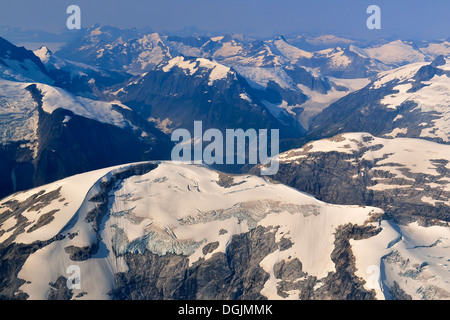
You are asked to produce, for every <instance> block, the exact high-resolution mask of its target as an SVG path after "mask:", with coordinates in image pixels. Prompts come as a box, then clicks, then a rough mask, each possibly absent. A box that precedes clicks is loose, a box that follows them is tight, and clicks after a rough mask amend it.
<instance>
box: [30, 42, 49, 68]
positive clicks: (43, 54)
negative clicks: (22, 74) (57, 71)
mask: <svg viewBox="0 0 450 320" xmlns="http://www.w3.org/2000/svg"><path fill="white" fill-rule="evenodd" d="M33 53H34V54H35V55H36V56H37V57H38V58H39V59H41V61H42V63H43V64H45V63H47V62H48V60H49V59H50V57H51V56H52V55H53V52H51V51H50V49H49V48H47V47H46V46H42V47H40V48H39V49H38V50H35V51H33Z"/></svg>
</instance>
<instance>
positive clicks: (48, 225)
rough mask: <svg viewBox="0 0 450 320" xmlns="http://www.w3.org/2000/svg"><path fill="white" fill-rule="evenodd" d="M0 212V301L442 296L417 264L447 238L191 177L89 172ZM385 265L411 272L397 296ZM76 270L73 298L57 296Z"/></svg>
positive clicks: (431, 272) (257, 185)
mask: <svg viewBox="0 0 450 320" xmlns="http://www.w3.org/2000/svg"><path fill="white" fill-rule="evenodd" d="M149 208H150V210H149ZM0 210H1V215H0V219H1V220H0V230H1V231H0V242H1V244H0V261H1V263H2V268H1V269H0V270H1V272H2V277H1V278H0V279H1V280H0V281H1V282H0V294H1V295H2V296H3V297H9V298H12V297H14V298H30V299H129V298H130V299H264V298H271V299H299V298H300V299H329V298H333V299H373V298H379V299H383V298H384V297H391V298H392V297H393V296H394V293H397V296H396V297H399V295H398V293H403V296H405V297H406V296H409V294H410V293H413V292H414V290H416V289H417V286H418V285H421V287H422V291H424V290H427V289H429V288H431V287H433V288H435V292H434V293H433V294H432V295H428V296H423V298H445V297H448V296H446V295H448V290H449V288H448V281H446V279H447V278H448V272H447V273H442V272H440V270H442V268H444V269H445V268H447V271H448V267H442V266H439V264H438V263H439V262H440V260H439V258H427V260H425V261H426V262H427V264H424V263H423V262H425V261H421V259H425V258H426V257H427V254H429V253H435V254H437V253H438V250H441V253H442V252H445V251H442V250H443V249H442V248H444V247H445V246H446V245H448V228H446V227H435V228H437V229H435V232H432V233H430V232H427V231H428V230H424V228H420V227H415V226H413V225H412V226H410V227H405V228H403V227H402V228H401V229H399V228H397V227H396V226H395V225H394V224H390V223H386V222H382V224H381V228H380V225H379V222H377V220H378V217H379V216H380V214H382V212H381V211H380V210H379V209H375V208H371V207H356V206H353V207H352V206H338V205H329V204H326V203H323V202H321V201H318V200H316V199H314V198H312V197H311V196H308V195H306V194H302V193H300V192H298V191H295V190H294V189H291V188H288V187H285V186H283V185H281V184H272V183H270V182H268V181H265V180H264V179H261V178H257V177H253V176H248V175H247V176H229V175H224V174H221V173H218V172H215V171H211V170H209V169H207V168H205V167H202V166H192V165H174V164H171V163H139V164H132V165H127V166H122V167H115V168H109V169H104V170H99V171H95V172H91V173H86V174H82V175H78V176H74V177H71V178H67V179H65V180H62V181H58V182H56V183H53V184H50V185H47V186H43V187H41V188H37V189H34V190H30V191H27V192H24V193H18V194H16V195H14V196H11V197H9V198H6V199H3V200H2V201H1V204H0ZM413 233H414V239H415V240H411V239H410V237H409V236H410V235H413ZM408 235H409V236H408ZM402 236H404V237H405V238H404V239H403V238H399V237H402ZM352 239H353V240H352ZM436 239H437V241H436V245H435V246H433V247H431V248H425V247H421V249H420V251H415V250H414V249H411V248H410V247H409V246H408V245H409V244H412V243H413V242H411V241H414V244H415V245H417V247H420V246H421V245H423V244H424V243H427V241H430V240H436ZM396 241H397V242H396ZM427 244H428V243H427ZM396 252H398V253H399V254H400V255H401V257H402V258H404V259H411V260H410V261H411V264H413V263H414V264H415V263H416V262H419V263H422V265H421V270H420V272H419V276H417V277H415V278H414V280H413V281H409V282H408V285H406V286H405V285H404V281H402V280H404V279H405V278H404V277H402V276H399V275H397V274H396V273H395V272H387V271H388V269H387V268H386V267H385V266H386V265H388V263H389V266H392V267H402V266H403V267H404V265H402V264H399V263H398V260H397V261H396V260H394V259H393V258H394V253H396ZM368 253H373V254H369V255H368ZM389 254H390V255H389ZM444 254H445V253H444ZM388 255H389V256H390V257H391V259H390V260H387V259H386V257H387V256H388ZM382 257H383V258H382ZM372 263H373V264H372ZM37 266H39V267H37ZM77 267H78V268H79V270H80V272H81V273H80V275H79V276H80V278H79V279H78V281H79V282H75V284H79V285H80V287H79V288H68V287H67V285H66V280H67V277H69V276H70V275H71V273H72V272H73V271H72V270H76V269H77ZM373 268H381V269H378V270H379V271H380V272H379V273H378V275H381V277H380V276H377V275H375V277H374V274H373ZM389 270H390V269H389ZM355 272H357V273H358V276H356V275H355ZM434 276H439V278H433V277H434ZM71 279H72V280H73V278H72V277H71ZM436 280H441V282H439V283H438V281H436ZM337 283H339V285H338V286H337ZM395 283H396V284H395ZM402 288H405V289H402ZM438 289H439V290H440V291H439V290H438ZM415 297H416V296H415Z"/></svg>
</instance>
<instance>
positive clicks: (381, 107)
mask: <svg viewBox="0 0 450 320" xmlns="http://www.w3.org/2000/svg"><path fill="white" fill-rule="evenodd" d="M449 65H450V60H449V59H448V58H444V57H443V56H439V57H438V58H436V60H434V62H433V63H431V64H430V63H426V62H419V63H414V64H409V65H406V66H403V67H400V68H398V69H394V70H391V71H386V72H382V73H380V74H379V75H378V76H377V77H376V78H375V79H374V81H373V82H371V83H370V84H369V85H367V86H366V87H364V88H363V89H360V90H358V91H355V92H353V93H350V94H348V95H347V96H345V97H343V98H341V99H340V100H338V101H337V102H335V103H333V104H331V105H330V106H329V107H328V108H326V109H324V110H323V111H322V112H321V113H320V114H318V115H317V116H316V117H315V118H313V119H312V123H311V128H310V132H309V134H310V136H311V139H317V138H320V137H330V136H333V135H336V134H338V133H341V132H355V131H356V132H359V131H367V132H369V133H371V134H373V135H376V136H385V137H411V138H423V139H427V140H432V141H436V142H440V143H445V144H448V143H450V140H449V139H450V138H449V137H450V124H449V121H450V118H449V117H448V112H447V106H448V103H449V97H448V92H449V90H450V69H449Z"/></svg>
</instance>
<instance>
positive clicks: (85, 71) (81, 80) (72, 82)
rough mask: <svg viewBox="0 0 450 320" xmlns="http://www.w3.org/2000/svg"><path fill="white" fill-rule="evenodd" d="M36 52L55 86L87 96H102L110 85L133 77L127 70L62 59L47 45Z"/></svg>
mask: <svg viewBox="0 0 450 320" xmlns="http://www.w3.org/2000/svg"><path fill="white" fill-rule="evenodd" d="M34 54H35V55H36V56H37V57H39V59H41V61H42V63H43V64H44V66H45V67H46V69H47V70H48V75H49V77H50V78H52V79H53V81H54V85H55V86H58V87H61V88H64V89H66V90H68V91H70V92H72V93H76V94H79V95H83V96H86V97H91V98H96V96H102V93H103V91H104V90H106V89H107V88H108V87H110V86H113V85H116V84H120V83H122V82H124V81H126V80H128V79H129V78H131V75H130V74H127V73H125V72H119V71H110V70H105V69H102V68H99V67H94V66H90V65H87V64H84V63H81V62H73V61H69V60H64V59H61V58H59V57H57V56H56V55H55V54H53V53H52V52H51V51H50V50H49V49H48V48H47V47H45V46H43V47H41V48H40V49H38V50H35V51H34Z"/></svg>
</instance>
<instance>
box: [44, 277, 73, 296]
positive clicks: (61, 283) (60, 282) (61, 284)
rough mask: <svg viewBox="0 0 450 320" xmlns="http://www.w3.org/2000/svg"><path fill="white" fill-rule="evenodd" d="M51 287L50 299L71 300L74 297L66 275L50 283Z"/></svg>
mask: <svg viewBox="0 0 450 320" xmlns="http://www.w3.org/2000/svg"><path fill="white" fill-rule="evenodd" d="M50 287H51V289H50V292H49V294H48V298H47V299H48V300H70V299H72V297H73V292H72V290H71V289H69V288H68V286H67V279H66V278H65V277H62V276H61V277H59V278H58V279H57V280H56V282H54V283H50Z"/></svg>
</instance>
